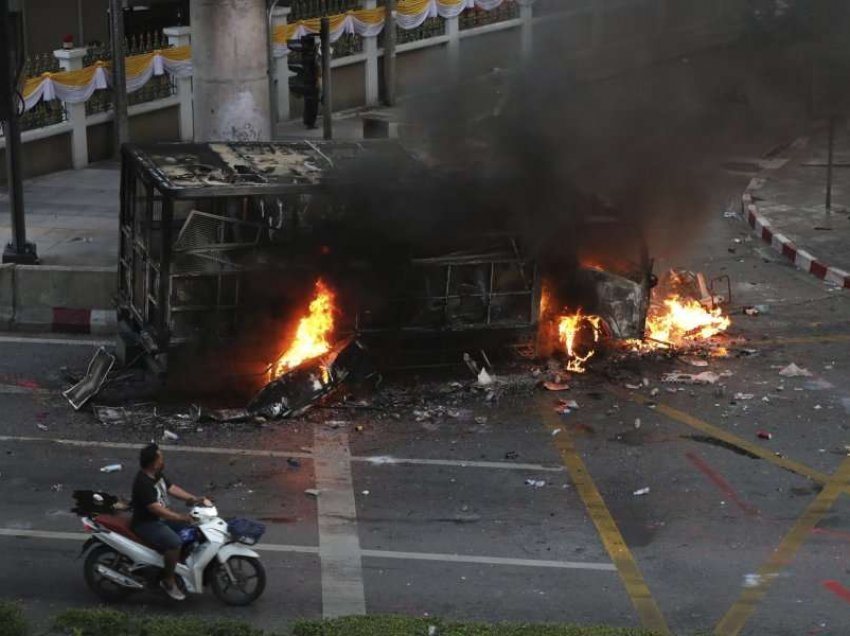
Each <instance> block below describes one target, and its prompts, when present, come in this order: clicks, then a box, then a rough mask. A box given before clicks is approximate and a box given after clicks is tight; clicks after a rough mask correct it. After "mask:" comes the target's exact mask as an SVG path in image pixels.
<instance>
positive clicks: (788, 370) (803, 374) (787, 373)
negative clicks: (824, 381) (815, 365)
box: [779, 362, 812, 378]
mask: <svg viewBox="0 0 850 636" xmlns="http://www.w3.org/2000/svg"><path fill="white" fill-rule="evenodd" d="M779 375H781V376H784V377H786V378H810V377H812V372H811V371H809V370H808V369H804V368H802V367H798V366H797V365H796V364H794V363H793V362H792V363H791V364H789V365H788V366H787V367H785V368H784V369H782V370H781V371H780V372H779Z"/></svg>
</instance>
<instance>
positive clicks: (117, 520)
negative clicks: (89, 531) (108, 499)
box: [96, 515, 153, 548]
mask: <svg viewBox="0 0 850 636" xmlns="http://www.w3.org/2000/svg"><path fill="white" fill-rule="evenodd" d="M96 521H97V522H98V523H99V524H100V525H102V526H103V527H104V528H106V529H107V530H112V531H113V532H117V533H118V534H120V535H122V536H124V537H127V538H128V539H130V541H135V542H136V543H140V544H142V545H143V546H145V547H148V548H153V546H151V545H150V544H148V543H147V542H145V541H143V540H142V539H141V537H139V536H138V535H137V534H136V533H135V532H133V531H132V530H131V529H130V518H129V517H128V516H119V515H98V516H97V519H96Z"/></svg>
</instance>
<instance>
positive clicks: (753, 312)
mask: <svg viewBox="0 0 850 636" xmlns="http://www.w3.org/2000/svg"><path fill="white" fill-rule="evenodd" d="M767 313H770V305H750V306H748V307H744V315H745V316H753V317H755V316H760V315H761V314H767Z"/></svg>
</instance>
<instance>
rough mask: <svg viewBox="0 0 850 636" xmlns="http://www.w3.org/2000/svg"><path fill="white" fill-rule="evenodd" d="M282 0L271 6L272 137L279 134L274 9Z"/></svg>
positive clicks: (270, 94)
mask: <svg viewBox="0 0 850 636" xmlns="http://www.w3.org/2000/svg"><path fill="white" fill-rule="evenodd" d="M279 2H280V0H273V2H272V3H271V5H270V6H269V12H268V18H269V46H268V51H269V73H268V75H269V101H270V103H271V108H270V109H269V110H270V113H269V114H270V115H271V119H272V128H271V130H272V139H274V137H275V135H276V134H277V122H278V96H277V89H278V86H277V58H276V57H275V56H274V10H275V9H276V8H277V5H278V3H279Z"/></svg>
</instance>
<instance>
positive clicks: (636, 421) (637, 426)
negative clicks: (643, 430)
mask: <svg viewBox="0 0 850 636" xmlns="http://www.w3.org/2000/svg"><path fill="white" fill-rule="evenodd" d="M638 428H640V418H639V417H636V418H635V429H638Z"/></svg>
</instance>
